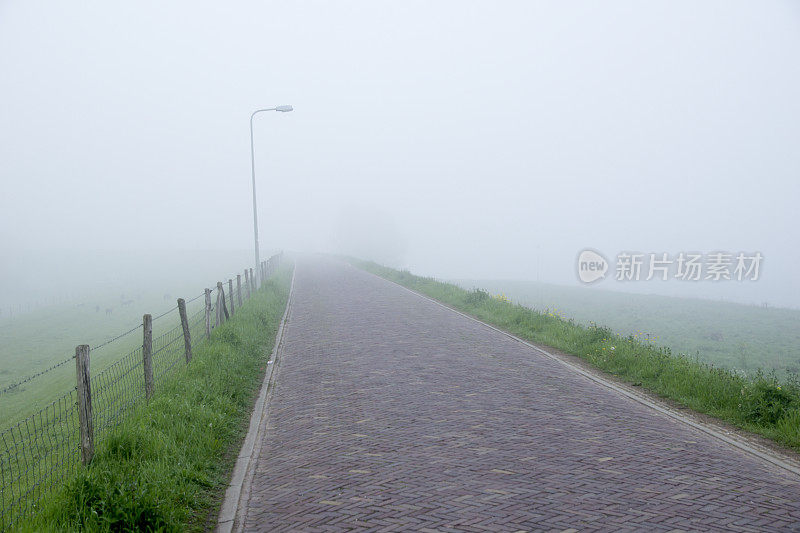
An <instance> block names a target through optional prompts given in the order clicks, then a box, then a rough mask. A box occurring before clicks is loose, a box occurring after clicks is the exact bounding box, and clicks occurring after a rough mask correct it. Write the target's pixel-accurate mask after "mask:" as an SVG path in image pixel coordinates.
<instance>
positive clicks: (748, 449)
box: [347, 263, 800, 476]
mask: <svg viewBox="0 0 800 533" xmlns="http://www.w3.org/2000/svg"><path fill="white" fill-rule="evenodd" d="M347 264H350V263H347ZM350 266H352V267H353V268H358V267H356V266H355V265H352V264H350ZM359 270H361V271H362V272H366V273H367V274H371V275H373V276H375V277H376V278H379V279H382V280H384V281H388V282H389V283H393V284H394V285H397V286H398V287H400V288H401V289H404V290H406V291H408V292H410V293H411V294H415V295H417V296H419V297H420V298H423V299H425V300H428V301H430V302H432V303H434V304H436V305H438V306H440V307H444V308H445V309H448V310H450V311H452V312H453V313H456V314H459V315H461V316H462V317H464V318H468V319H469V320H472V321H473V322H477V323H478V324H481V325H483V326H485V327H487V328H489V329H492V330H494V331H496V332H498V333H502V334H503V335H505V336H506V337H509V338H511V339H513V340H515V341H517V342H519V343H521V344H524V345H525V346H527V347H529V348H532V349H533V350H536V351H537V352H539V353H541V354H542V355H544V356H546V357H549V358H550V359H552V360H554V361H556V362H558V363H560V364H562V365H564V366H565V367H567V368H569V369H570V370H572V371H574V372H577V373H578V374H580V375H582V376H584V377H586V378H588V379H590V380H592V381H594V382H595V383H598V384H600V385H603V386H604V387H607V388H609V389H612V390H613V391H615V392H617V393H619V394H621V395H623V396H625V397H627V398H630V399H631V400H634V401H636V402H638V403H640V404H643V405H645V406H647V407H649V408H651V409H653V410H655V411H658V412H659V413H662V414H664V415H666V416H668V417H670V418H672V419H674V420H677V421H678V422H681V423H683V424H686V425H688V426H691V427H693V428H695V429H698V430H700V431H702V432H703V433H706V434H707V435H710V436H712V437H715V438H717V439H719V440H721V441H723V442H725V443H726V444H728V445H730V446H733V447H734V448H737V449H738V450H740V451H743V452H745V453H748V454H750V455H753V456H755V457H757V458H759V459H761V460H762V461H764V462H767V463H770V464H771V465H773V466H777V467H778V468H780V469H782V470H784V471H785V472H789V473H792V474H795V475H798V476H800V464H799V463H795V462H794V461H793V460H791V459H788V458H782V457H779V456H778V454H777V453H776V452H774V451H772V450H769V449H768V448H766V447H764V448H763V449H758V448H756V447H755V446H753V445H752V444H750V443H749V442H745V441H744V440H741V439H740V438H737V436H736V435H726V434H725V433H723V432H722V431H720V430H719V429H717V428H715V427H712V426H709V425H707V424H704V423H701V422H698V421H695V420H692V419H691V418H689V417H688V416H686V415H684V414H682V413H680V412H678V411H676V410H674V409H672V408H671V407H669V406H667V405H666V404H661V403H658V402H655V401H653V400H652V399H651V398H649V397H647V396H645V395H644V394H641V393H638V392H636V391H633V390H629V389H627V388H625V387H623V386H620V385H619V384H617V383H614V382H612V381H610V380H608V379H605V378H603V377H602V376H600V375H596V374H594V373H592V372H587V371H586V370H584V369H583V368H581V367H579V366H578V365H575V364H573V363H571V362H569V361H566V360H564V359H563V358H562V357H559V356H558V355H555V354H552V353H550V352H548V351H547V350H544V349H542V348H540V347H538V346H536V345H535V344H532V343H530V342H528V341H526V340H524V339H521V338H519V337H517V336H515V335H512V334H511V333H508V332H507V331H503V330H502V329H500V328H497V327H495V326H493V325H491V324H488V323H486V322H483V321H482V320H479V319H477V318H475V317H473V316H470V315H468V314H466V313H462V312H461V311H459V310H458V309H454V308H452V307H450V306H449V305H446V304H444V303H442V302H440V301H438V300H435V299H433V298H431V297H429V296H425V295H424V294H421V293H419V292H417V291H415V290H412V289H409V288H408V287H405V286H403V285H400V284H399V283H397V282H395V281H392V280H389V279H386V278H384V277H381V276H379V275H377V274H374V273H372V272H368V271H366V270H364V269H360V268H359ZM598 372H600V370H599V369H598Z"/></svg>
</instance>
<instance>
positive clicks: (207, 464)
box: [18, 268, 291, 531]
mask: <svg viewBox="0 0 800 533" xmlns="http://www.w3.org/2000/svg"><path fill="white" fill-rule="evenodd" d="M290 276H291V272H290V270H289V269H288V268H281V269H279V270H278V272H277V273H276V275H275V276H274V277H273V278H272V279H271V280H270V281H269V282H267V283H266V284H265V285H264V287H263V288H262V290H261V291H260V292H259V293H257V294H256V295H254V296H253V298H252V299H251V300H249V301H248V302H247V303H246V304H245V305H244V307H242V309H241V310H239V311H237V313H236V315H235V316H234V317H233V319H232V320H231V321H229V322H228V323H226V324H224V325H223V326H221V327H219V328H217V329H215V330H214V332H213V333H212V335H211V339H210V340H209V341H206V342H203V343H202V344H200V345H199V346H198V348H197V349H196V350H195V354H194V358H193V360H192V362H191V364H189V365H187V366H184V367H182V368H181V369H180V370H177V371H175V372H174V373H173V374H171V375H170V376H169V377H168V378H166V379H165V380H164V381H163V382H162V383H161V384H160V385H159V387H158V389H157V391H156V394H155V396H154V397H153V399H152V400H151V401H150V402H149V403H148V404H147V405H142V406H140V407H138V408H136V409H135V410H134V411H133V412H132V414H131V415H130V416H129V417H128V418H126V420H125V421H123V422H122V423H121V424H120V426H118V427H117V428H115V429H113V430H111V431H110V433H109V434H108V436H107V437H105V438H104V439H103V442H102V443H101V444H100V445H99V446H98V449H97V451H96V455H95V457H94V459H93V461H92V463H91V465H90V466H89V467H88V468H82V469H81V470H80V471H79V473H78V474H77V475H76V476H75V477H74V478H72V479H69V480H68V481H67V482H66V483H65V485H64V487H63V488H62V489H60V490H58V491H56V492H54V493H52V494H51V495H50V496H48V497H46V498H45V500H44V502H43V505H42V509H41V511H40V513H39V514H37V515H36V516H34V517H32V518H30V519H29V520H28V521H27V522H24V523H23V524H20V525H19V526H18V529H19V530H23V531H42V530H45V531H71V530H75V531H77V530H87V531H112V530H113V531H118V530H125V531H133V530H137V531H138V530H164V531H185V530H205V529H208V528H209V527H210V526H212V525H213V524H214V522H215V519H216V514H217V511H218V508H219V504H220V497H221V495H222V494H223V493H224V491H225V488H226V486H227V481H228V476H229V472H230V469H231V467H232V465H233V463H234V462H235V459H236V452H237V446H238V445H239V444H240V443H241V439H242V437H243V435H244V433H245V431H246V426H247V421H248V417H249V414H250V412H251V410H252V406H253V400H254V395H255V394H256V392H257V390H258V386H259V384H260V382H261V379H262V377H263V374H264V371H265V369H266V364H267V361H268V359H269V355H270V352H271V349H272V347H273V344H274V341H275V335H276V333H277V328H278V325H279V322H280V319H281V316H282V314H283V312H284V309H285V306H286V301H287V298H288V291H289V283H290Z"/></svg>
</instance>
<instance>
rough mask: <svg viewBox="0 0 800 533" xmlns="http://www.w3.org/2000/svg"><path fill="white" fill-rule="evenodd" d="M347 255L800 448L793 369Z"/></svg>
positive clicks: (799, 391)
mask: <svg viewBox="0 0 800 533" xmlns="http://www.w3.org/2000/svg"><path fill="white" fill-rule="evenodd" d="M350 261H351V263H352V264H354V265H355V266H358V267H360V268H362V269H364V270H367V271H369V272H372V273H374V274H377V275H379V276H381V277H383V278H386V279H388V280H391V281H394V282H396V283H399V284H400V285H403V286H405V287H408V288H410V289H412V290H415V291H417V292H420V293H422V294H425V295H427V296H429V297H431V298H434V299H436V300H438V301H440V302H442V303H445V304H447V305H449V306H451V307H453V308H455V309H458V310H459V311H462V312H464V313H467V314H469V315H471V316H474V317H476V318H478V319H480V320H483V321H484V322H487V323H490V324H493V325H495V326H497V327H499V328H501V329H503V330H505V331H508V332H509V333H512V334H514V335H516V336H518V337H520V338H523V339H526V340H528V341H531V342H534V343H538V344H543V345H547V346H552V347H554V348H556V349H558V350H561V351H563V352H566V353H569V354H573V355H576V356H578V357H581V358H582V359H585V360H586V361H588V362H589V363H591V364H592V365H594V366H596V367H598V368H600V369H602V370H604V371H606V372H608V373H610V374H614V375H616V376H619V377H620V378H622V379H623V380H625V381H627V382H629V383H633V384H635V385H638V386H642V387H644V388H646V389H648V390H650V391H653V392H655V393H657V394H658V395H660V396H662V397H665V398H669V399H671V400H674V401H676V402H677V403H679V404H681V405H684V406H686V407H689V408H691V409H693V410H695V411H698V412H701V413H706V414H709V415H711V416H714V417H717V418H719V419H721V420H723V421H725V422H728V423H731V424H733V425H735V426H738V427H740V428H743V429H745V430H748V431H752V432H755V433H759V434H761V435H763V436H765V437H767V438H770V439H772V440H774V441H776V442H778V443H780V444H782V445H784V446H787V447H790V448H793V449H794V450H798V451H800V384H798V381H797V378H796V376H794V375H790V376H789V377H787V378H786V379H784V380H782V381H779V380H778V378H776V377H775V375H765V374H764V373H762V372H759V371H756V372H754V373H752V374H748V375H745V374H742V373H739V372H734V371H731V370H729V369H725V368H721V367H716V366H713V365H710V364H707V363H704V362H702V361H699V360H697V359H696V358H694V357H689V356H686V355H681V354H675V353H673V352H672V350H671V349H670V348H667V347H663V346H659V345H657V344H656V343H654V342H651V341H648V340H647V339H641V338H638V337H634V336H633V335H625V336H623V335H619V334H616V333H614V332H612V330H611V329H609V328H607V327H601V326H597V325H595V324H593V323H590V324H588V325H584V324H580V323H577V322H576V321H575V320H573V319H566V318H563V317H561V316H559V315H558V314H557V313H554V312H538V311H535V310H533V309H531V308H529V307H525V306H523V305H520V304H517V303H512V302H510V301H507V300H506V299H504V298H502V297H497V296H492V295H491V294H490V293H489V292H487V291H485V290H481V289H473V290H466V289H463V288H461V287H459V286H458V285H455V284H452V283H444V282H441V281H438V280H436V279H433V278H425V277H420V276H415V275H413V274H411V273H409V272H407V271H398V270H394V269H391V268H387V267H383V266H381V265H378V264H375V263H372V262H365V261H358V260H353V259H351V260H350ZM598 318H602V316H599V317H598Z"/></svg>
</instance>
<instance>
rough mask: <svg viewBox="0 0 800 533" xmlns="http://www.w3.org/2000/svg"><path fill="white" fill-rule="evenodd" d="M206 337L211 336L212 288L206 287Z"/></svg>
mask: <svg viewBox="0 0 800 533" xmlns="http://www.w3.org/2000/svg"><path fill="white" fill-rule="evenodd" d="M205 293H206V339H210V338H211V289H206V290H205Z"/></svg>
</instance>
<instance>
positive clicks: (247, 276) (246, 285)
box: [244, 268, 250, 300]
mask: <svg viewBox="0 0 800 533" xmlns="http://www.w3.org/2000/svg"><path fill="white" fill-rule="evenodd" d="M244 288H245V289H246V290H247V293H246V294H247V299H248V300H249V299H250V272H249V271H248V270H247V269H246V268H245V269H244Z"/></svg>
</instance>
